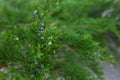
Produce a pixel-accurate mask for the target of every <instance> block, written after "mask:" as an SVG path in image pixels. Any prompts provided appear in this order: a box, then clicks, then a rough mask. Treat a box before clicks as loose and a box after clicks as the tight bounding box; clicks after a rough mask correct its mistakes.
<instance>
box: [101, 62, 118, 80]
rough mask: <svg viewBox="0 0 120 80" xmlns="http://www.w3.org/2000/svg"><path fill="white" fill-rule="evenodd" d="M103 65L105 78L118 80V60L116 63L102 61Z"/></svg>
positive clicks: (106, 79)
mask: <svg viewBox="0 0 120 80" xmlns="http://www.w3.org/2000/svg"><path fill="white" fill-rule="evenodd" d="M102 66H103V67H104V77H105V80H120V62H119V63H117V64H115V65H114V64H110V63H106V62H102Z"/></svg>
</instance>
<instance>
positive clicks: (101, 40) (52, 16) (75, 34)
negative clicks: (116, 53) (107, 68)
mask: <svg viewBox="0 0 120 80" xmlns="http://www.w3.org/2000/svg"><path fill="white" fill-rule="evenodd" d="M105 4H107V5H105ZM112 4H113V1H112V0H110V1H109V2H104V0H93V1H90V0H30V1H28V0H16V1H14V0H9V1H4V0H0V18H1V19H0V26H1V27H0V29H1V32H0V55H1V56H0V67H1V65H6V66H3V67H7V72H6V73H4V72H0V77H1V79H2V78H3V80H4V79H9V80H14V79H16V80H33V79H34V80H56V79H58V78H60V77H62V78H63V79H65V80H104V79H103V72H102V69H101V67H100V61H101V60H103V61H108V62H113V63H115V62H116V60H115V58H114V57H113V56H112V55H111V54H109V53H108V49H109V46H108V43H107V40H106V35H108V34H109V33H112V34H114V35H116V36H117V37H119V36H120V35H119V30H118V27H117V26H116V21H115V20H114V18H113V17H112V16H111V17H109V18H106V17H104V18H103V17H101V14H102V12H103V11H104V10H106V9H108V8H109V6H111V5H112ZM55 26H56V27H55Z"/></svg>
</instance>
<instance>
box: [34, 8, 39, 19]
mask: <svg viewBox="0 0 120 80" xmlns="http://www.w3.org/2000/svg"><path fill="white" fill-rule="evenodd" d="M34 16H35V17H36V18H39V14H38V11H37V10H35V11H34Z"/></svg>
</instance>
